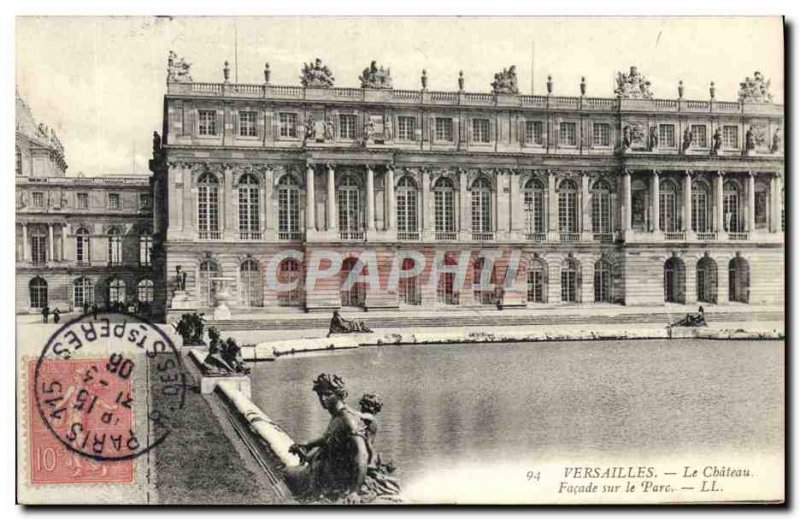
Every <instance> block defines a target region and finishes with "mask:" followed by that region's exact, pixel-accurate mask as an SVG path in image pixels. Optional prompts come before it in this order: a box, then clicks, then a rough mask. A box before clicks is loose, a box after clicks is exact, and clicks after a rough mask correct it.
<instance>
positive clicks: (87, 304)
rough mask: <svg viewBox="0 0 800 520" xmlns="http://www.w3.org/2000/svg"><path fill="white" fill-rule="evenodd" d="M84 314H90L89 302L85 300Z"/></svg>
mask: <svg viewBox="0 0 800 520" xmlns="http://www.w3.org/2000/svg"><path fill="white" fill-rule="evenodd" d="M83 314H89V302H87V301H85V302H83Z"/></svg>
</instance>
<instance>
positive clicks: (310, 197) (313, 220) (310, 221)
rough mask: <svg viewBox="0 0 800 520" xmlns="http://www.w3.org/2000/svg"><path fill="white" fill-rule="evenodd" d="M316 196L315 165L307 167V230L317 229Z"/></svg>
mask: <svg viewBox="0 0 800 520" xmlns="http://www.w3.org/2000/svg"><path fill="white" fill-rule="evenodd" d="M315 205H316V197H315V195H314V165H313V164H309V165H308V166H307V167H306V231H316V229H317V217H316V214H315V211H314V206H315Z"/></svg>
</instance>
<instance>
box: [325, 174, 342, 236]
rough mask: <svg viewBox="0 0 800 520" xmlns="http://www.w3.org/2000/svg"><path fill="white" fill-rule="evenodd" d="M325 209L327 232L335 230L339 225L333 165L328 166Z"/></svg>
mask: <svg viewBox="0 0 800 520" xmlns="http://www.w3.org/2000/svg"><path fill="white" fill-rule="evenodd" d="M325 208H326V209H327V215H326V217H327V219H328V230H335V229H336V228H337V226H338V225H339V216H338V215H337V214H336V179H335V175H334V169H333V165H332V164H329V165H328V198H327V200H326V201H325Z"/></svg>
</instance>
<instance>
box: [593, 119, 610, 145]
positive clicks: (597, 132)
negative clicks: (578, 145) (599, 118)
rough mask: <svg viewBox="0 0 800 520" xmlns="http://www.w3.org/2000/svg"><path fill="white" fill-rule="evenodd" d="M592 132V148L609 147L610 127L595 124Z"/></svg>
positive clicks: (603, 124) (604, 124) (606, 124)
mask: <svg viewBox="0 0 800 520" xmlns="http://www.w3.org/2000/svg"><path fill="white" fill-rule="evenodd" d="M593 129H594V132H592V144H593V145H594V146H611V125H609V124H608V123H595V124H594V127H593Z"/></svg>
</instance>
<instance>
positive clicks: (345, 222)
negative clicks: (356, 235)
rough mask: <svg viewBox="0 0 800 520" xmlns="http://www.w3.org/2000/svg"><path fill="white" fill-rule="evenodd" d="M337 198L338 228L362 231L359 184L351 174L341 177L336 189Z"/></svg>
mask: <svg viewBox="0 0 800 520" xmlns="http://www.w3.org/2000/svg"><path fill="white" fill-rule="evenodd" d="M337 195H338V198H339V230H340V231H362V227H361V223H362V218H361V186H360V185H359V183H358V181H357V180H356V178H355V177H354V176H352V175H348V176H346V177H345V178H344V179H342V182H341V184H339V189H338V190H337Z"/></svg>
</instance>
